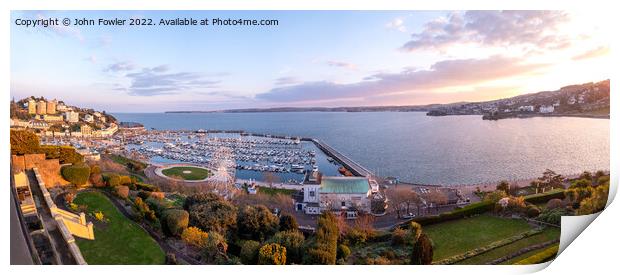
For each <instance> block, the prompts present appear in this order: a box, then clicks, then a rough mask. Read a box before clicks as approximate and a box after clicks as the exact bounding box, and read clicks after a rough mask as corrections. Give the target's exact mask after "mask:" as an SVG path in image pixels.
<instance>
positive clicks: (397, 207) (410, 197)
mask: <svg viewBox="0 0 620 275" xmlns="http://www.w3.org/2000/svg"><path fill="white" fill-rule="evenodd" d="M387 197H388V199H389V200H390V206H392V210H393V211H395V212H396V216H397V217H398V218H400V217H401V216H402V211H403V208H405V209H406V211H407V212H406V213H409V207H410V205H411V204H412V203H416V202H418V201H420V202H421V199H420V198H419V196H418V194H417V193H415V192H413V190H411V189H409V188H397V187H394V188H392V189H388V191H387ZM418 212H419V209H418Z"/></svg>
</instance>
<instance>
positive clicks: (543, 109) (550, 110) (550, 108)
mask: <svg viewBox="0 0 620 275" xmlns="http://www.w3.org/2000/svg"><path fill="white" fill-rule="evenodd" d="M553 111H555V107H553V105H542V106H540V109H538V112H540V113H541V114H550V113H553Z"/></svg>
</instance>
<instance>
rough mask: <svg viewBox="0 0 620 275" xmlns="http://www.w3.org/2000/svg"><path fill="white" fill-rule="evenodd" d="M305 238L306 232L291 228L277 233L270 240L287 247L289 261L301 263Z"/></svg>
mask: <svg viewBox="0 0 620 275" xmlns="http://www.w3.org/2000/svg"><path fill="white" fill-rule="evenodd" d="M304 240H305V238H304V234H302V233H301V232H299V231H298V230H291V231H280V232H278V233H276V234H275V235H273V237H272V238H271V239H270V240H269V241H268V242H269V243H276V244H279V245H281V246H283V247H285V248H286V259H287V262H288V263H301V258H302V255H303V245H304Z"/></svg>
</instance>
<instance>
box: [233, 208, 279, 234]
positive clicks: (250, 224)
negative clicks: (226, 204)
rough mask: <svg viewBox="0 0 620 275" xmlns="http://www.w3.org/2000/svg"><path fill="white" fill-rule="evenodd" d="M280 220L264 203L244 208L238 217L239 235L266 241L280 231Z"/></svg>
mask: <svg viewBox="0 0 620 275" xmlns="http://www.w3.org/2000/svg"><path fill="white" fill-rule="evenodd" d="M278 224H279V220H278V217H276V216H275V215H274V214H273V213H271V211H269V209H268V208H267V207H265V206H264V205H258V206H249V205H247V206H246V207H244V208H243V210H241V211H240V212H239V215H238V217H237V228H238V233H239V236H241V237H243V238H246V239H253V240H258V241H264V240H265V239H267V238H269V237H270V236H271V235H273V234H274V233H275V232H277V231H278Z"/></svg>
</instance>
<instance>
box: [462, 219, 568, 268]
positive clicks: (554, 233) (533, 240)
mask: <svg viewBox="0 0 620 275" xmlns="http://www.w3.org/2000/svg"><path fill="white" fill-rule="evenodd" d="M558 238H560V229H559V228H554V227H551V228H547V229H545V231H543V232H542V233H540V234H537V235H534V236H530V237H528V238H525V239H522V240H519V241H516V242H514V243H511V244H509V245H505V246H502V247H499V248H496V249H493V250H491V251H489V252H487V253H483V254H480V255H478V256H475V257H472V258H469V259H467V260H465V261H462V262H459V263H457V264H460V265H465V264H485V263H488V262H490V261H493V260H495V259H499V258H501V257H504V256H506V255H508V254H511V253H514V252H517V251H519V250H520V249H523V248H526V247H528V246H532V245H535V244H540V243H544V242H547V241H551V240H554V239H558ZM537 251H538V250H537ZM526 254H528V253H526ZM517 258H520V259H521V256H519V257H517ZM524 258H527V257H524ZM507 262H508V261H507Z"/></svg>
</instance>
